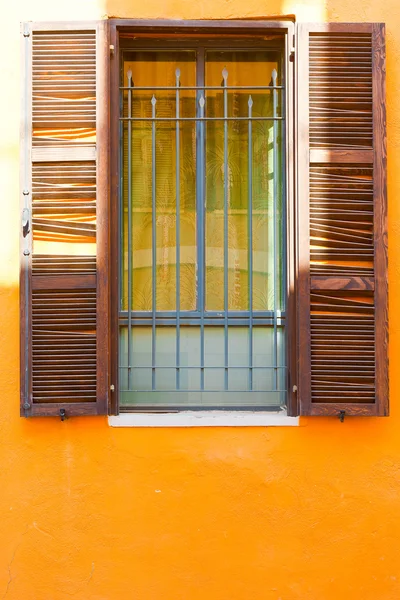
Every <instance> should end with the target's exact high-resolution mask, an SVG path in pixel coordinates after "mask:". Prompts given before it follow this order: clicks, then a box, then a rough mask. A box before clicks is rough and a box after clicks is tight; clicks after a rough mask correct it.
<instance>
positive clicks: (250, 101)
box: [248, 96, 253, 108]
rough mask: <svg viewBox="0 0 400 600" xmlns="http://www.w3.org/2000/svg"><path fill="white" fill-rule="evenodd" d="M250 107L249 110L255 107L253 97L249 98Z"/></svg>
mask: <svg viewBox="0 0 400 600" xmlns="http://www.w3.org/2000/svg"><path fill="white" fill-rule="evenodd" d="M248 105H249V108H251V107H252V106H253V98H252V97H251V96H249V101H248Z"/></svg>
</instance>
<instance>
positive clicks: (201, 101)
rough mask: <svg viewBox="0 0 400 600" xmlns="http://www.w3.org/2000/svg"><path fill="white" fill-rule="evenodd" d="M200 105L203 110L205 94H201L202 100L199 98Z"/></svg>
mask: <svg viewBox="0 0 400 600" xmlns="http://www.w3.org/2000/svg"><path fill="white" fill-rule="evenodd" d="M199 104H200V106H201V108H203V107H204V104H205V100H204V96H203V94H201V95H200V98H199Z"/></svg>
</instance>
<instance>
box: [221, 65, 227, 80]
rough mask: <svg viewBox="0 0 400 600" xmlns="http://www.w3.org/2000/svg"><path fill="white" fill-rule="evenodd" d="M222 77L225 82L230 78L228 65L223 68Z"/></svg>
mask: <svg viewBox="0 0 400 600" xmlns="http://www.w3.org/2000/svg"><path fill="white" fill-rule="evenodd" d="M222 78H223V80H224V83H226V80H227V79H228V69H227V68H226V67H224V68H223V69H222Z"/></svg>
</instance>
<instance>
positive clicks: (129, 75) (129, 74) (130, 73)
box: [126, 69, 132, 83]
mask: <svg viewBox="0 0 400 600" xmlns="http://www.w3.org/2000/svg"><path fill="white" fill-rule="evenodd" d="M126 76H127V78H128V83H131V81H132V71H131V70H130V69H129V71H127V73H126Z"/></svg>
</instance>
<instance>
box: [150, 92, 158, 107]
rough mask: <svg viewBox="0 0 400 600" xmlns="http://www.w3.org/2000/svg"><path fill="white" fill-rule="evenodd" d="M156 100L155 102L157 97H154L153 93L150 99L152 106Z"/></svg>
mask: <svg viewBox="0 0 400 600" xmlns="http://www.w3.org/2000/svg"><path fill="white" fill-rule="evenodd" d="M156 102H157V99H156V97H155V95H154V94H153V97H152V99H151V103H152V105H153V106H155V105H156Z"/></svg>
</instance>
